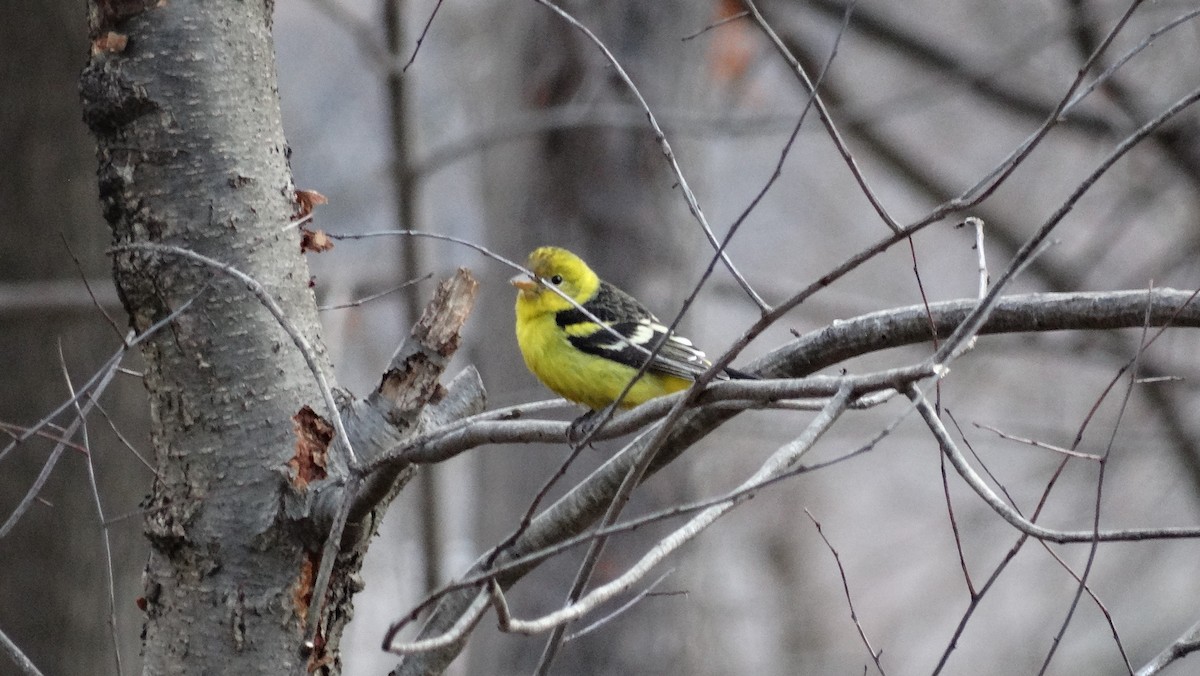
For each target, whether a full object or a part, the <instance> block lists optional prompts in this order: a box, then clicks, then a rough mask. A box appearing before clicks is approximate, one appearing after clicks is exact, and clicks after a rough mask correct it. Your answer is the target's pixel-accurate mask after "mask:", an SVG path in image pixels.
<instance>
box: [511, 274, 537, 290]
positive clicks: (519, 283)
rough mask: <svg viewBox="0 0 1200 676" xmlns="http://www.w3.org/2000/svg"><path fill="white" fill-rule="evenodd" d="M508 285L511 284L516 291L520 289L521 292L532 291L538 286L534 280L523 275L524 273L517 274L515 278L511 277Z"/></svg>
mask: <svg viewBox="0 0 1200 676" xmlns="http://www.w3.org/2000/svg"><path fill="white" fill-rule="evenodd" d="M508 283H509V284H512V285H513V286H515V287H517V288H518V289H520V290H522V291H533V290H534V289H536V288H537V286H538V283H537V281H536V280H534V279H533V278H532V277H530V276H529V275H527V274H524V273H522V274H519V275H517V276H516V277H513V278H512V279H510V280H508Z"/></svg>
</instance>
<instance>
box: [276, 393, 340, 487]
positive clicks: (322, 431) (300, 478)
mask: <svg viewBox="0 0 1200 676" xmlns="http://www.w3.org/2000/svg"><path fill="white" fill-rule="evenodd" d="M292 422H294V423H295V430H296V454H295V455H294V456H292V459H291V460H288V463H287V464H288V469H289V470H290V471H291V476H292V486H294V487H295V488H297V489H299V490H303V489H304V488H307V487H308V485H309V484H310V483H312V482H314V481H320V480H321V479H324V478H325V477H326V476H328V473H327V472H326V471H325V468H326V466H327V465H326V463H327V462H328V459H329V442H330V441H332V440H333V426H332V425H330V424H329V423H328V422H327V421H326V420H325V419H324V418H322V417H321V416H319V415H317V412H316V411H314V410H312V409H311V408H309V407H308V406H305V407H304V408H302V409H300V412H298V413H297V414H296V415H294V416H292Z"/></svg>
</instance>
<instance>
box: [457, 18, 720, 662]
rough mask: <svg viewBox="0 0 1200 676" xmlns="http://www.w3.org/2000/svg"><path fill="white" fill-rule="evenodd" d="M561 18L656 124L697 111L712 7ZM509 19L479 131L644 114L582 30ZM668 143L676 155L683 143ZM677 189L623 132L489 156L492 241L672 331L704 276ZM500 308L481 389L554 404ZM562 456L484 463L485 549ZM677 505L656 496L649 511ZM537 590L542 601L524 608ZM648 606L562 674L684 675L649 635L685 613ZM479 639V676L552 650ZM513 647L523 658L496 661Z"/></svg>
mask: <svg viewBox="0 0 1200 676" xmlns="http://www.w3.org/2000/svg"><path fill="white" fill-rule="evenodd" d="M561 6H562V7H563V8H564V9H566V10H567V11H568V12H570V13H572V14H573V15H574V16H575V17H576V18H577V19H579V20H580V21H581V22H582V23H583V24H584V25H585V26H587V27H589V28H590V29H591V30H592V31H593V32H594V33H596V34H597V36H599V38H600V39H601V40H603V41H604V42H605V43H606V45H607V46H608V47H609V49H610V50H612V52H613V53H614V54H615V56H616V58H617V59H618V61H619V62H620V63H621V64H622V66H623V67H624V68H625V69H626V70H627V71H628V73H629V75H630V76H631V77H632V79H633V81H634V82H635V83H636V84H637V85H638V87H639V89H640V90H641V91H642V93H643V95H644V96H645V97H646V99H647V100H648V101H649V103H650V106H651V107H652V109H653V110H655V112H656V114H659V115H660V117H661V111H662V110H663V109H671V110H675V109H680V108H685V107H687V106H688V104H689V103H694V102H695V94H694V92H696V91H698V90H699V89H700V88H699V87H696V86H694V85H695V84H696V83H697V81H698V78H699V77H701V76H702V72H701V67H702V65H703V63H702V59H700V58H698V55H700V54H702V52H700V51H699V48H698V47H695V46H692V45H689V44H688V43H684V42H682V41H681V39H682V38H683V37H684V36H685V35H687V34H689V33H692V32H695V31H696V30H698V29H699V28H701V27H703V26H704V25H705V23H706V21H707V20H708V19H709V14H708V13H709V12H710V11H711V6H709V5H706V4H704V3H685V2H653V3H647V2H609V3H595V2H566V3H561ZM504 12H505V15H506V18H505V21H504V22H503V25H506V26H509V27H512V28H511V32H510V33H509V34H504V33H503V31H500V32H499V33H498V36H497V39H498V40H501V41H503V42H502V44H499V45H497V48H496V49H495V50H494V53H496V54H499V55H503V57H501V58H504V59H506V60H505V61H503V62H502V63H498V64H495V68H496V69H497V75H496V77H495V78H494V79H493V80H492V81H493V82H494V83H495V88H496V89H495V91H493V92H489V94H488V96H489V97H495V98H494V99H493V100H494V101H496V103H495V105H496V109H495V110H493V111H489V112H490V113H491V117H490V118H489V119H488V120H484V121H482V124H484V125H487V124H488V122H495V121H496V120H506V119H513V118H514V117H517V116H519V114H520V113H521V112H523V111H526V112H534V111H541V112H546V111H548V110H550V109H553V108H554V107H556V106H562V105H568V104H569V105H573V106H586V105H589V104H594V105H596V106H597V107H598V108H601V109H602V108H604V107H609V108H611V107H612V106H613V105H616V104H625V105H636V102H635V100H634V97H633V96H632V95H631V93H630V92H629V90H628V88H627V87H626V85H625V84H624V83H623V82H622V81H621V80H620V79H619V78H618V77H617V75H616V74H615V73H614V72H613V69H612V66H611V65H610V64H609V63H608V62H607V61H606V60H605V59H604V57H603V55H602V54H601V52H600V51H599V49H598V48H597V47H596V45H595V44H594V43H593V42H591V41H590V40H588V39H587V38H586V37H585V36H584V35H583V34H582V33H581V32H580V31H579V30H577V29H576V28H573V27H571V26H570V25H568V24H567V23H566V22H565V21H563V20H562V19H561V18H559V17H558V16H556V15H554V14H553V13H552V12H551V11H549V10H548V9H546V8H545V7H541V6H538V5H535V4H533V3H528V4H527V5H522V4H518V5H515V6H506V7H505V8H504ZM514 14H515V15H517V16H516V17H514V16H512V15H514ZM513 46H520V47H518V48H513ZM642 119H643V120H644V117H643V118H642ZM667 131H668V134H669V133H670V130H669V129H668V130H667ZM672 142H673V144H674V145H675V150H676V152H679V150H680V148H679V145H678V142H677V140H676V139H674V138H672ZM688 160H689V162H688V164H687V169H695V167H696V166H698V163H697V162H696V161H695V160H696V158H695V157H691V156H689V157H688ZM688 178H689V181H691V182H692V183H693V186H694V184H695V182H696V181H698V180H699V177H698V176H696V175H694V172H691V173H689V174H688ZM675 182H676V181H675V177H674V176H673V175H672V174H671V172H670V169H669V166H668V165H667V163H666V162H665V161H664V158H663V154H662V150H661V148H660V147H659V146H658V144H657V143H656V142H655V139H654V137H653V135H652V133H651V130H650V128H649V126H648V125H646V124H641V125H637V126H635V127H632V128H615V127H611V126H603V125H591V124H587V123H584V124H581V125H578V126H573V127H569V128H558V129H552V130H549V131H545V132H542V133H539V134H537V135H535V136H533V137H532V138H530V139H529V140H528V141H526V142H523V143H520V144H515V145H509V146H505V147H504V148H502V149H500V150H497V151H493V152H491V153H490V154H488V155H487V157H486V160H485V167H484V191H485V196H486V208H487V213H488V222H489V224H490V227H491V230H490V231H489V232H488V233H487V239H488V241H489V244H490V246H492V247H494V248H495V249H496V250H497V251H498V252H500V253H502V254H504V255H506V256H510V257H512V258H514V259H515V260H519V261H523V260H524V257H525V255H526V254H527V253H528V252H529V251H530V250H532V249H533V248H535V247H537V246H541V245H547V244H552V245H558V246H565V247H567V248H569V249H572V250H574V251H576V252H577V253H579V254H580V255H581V256H582V257H583V258H584V259H585V260H587V261H588V262H589V263H590V264H591V265H592V267H594V268H595V269H596V270H597V271H598V272H599V273H600V274H601V275H602V276H604V277H607V278H608V279H610V280H611V281H613V282H614V283H617V284H618V285H619V286H621V287H623V288H625V289H626V290H627V291H629V292H631V293H633V294H635V295H637V296H638V297H639V298H641V299H642V300H643V301H644V302H645V303H646V304H647V305H648V306H650V307H651V308H652V309H653V310H654V311H655V312H656V313H657V314H659V315H660V316H661V317H662V318H663V319H664V320H668V319H670V318H671V317H672V314H671V313H672V312H673V308H677V307H678V304H679V303H680V302H681V301H682V299H683V297H684V296H685V295H686V293H687V289H686V288H685V286H686V285H690V284H691V283H692V282H693V281H694V279H695V275H697V274H698V270H699V269H700V268H701V264H700V263H698V262H696V258H695V256H696V254H697V253H698V252H700V251H701V247H704V250H707V244H706V243H704V241H703V239H702V235H701V232H700V229H699V227H698V226H697V224H696V223H695V222H694V221H693V220H691V217H690V216H689V215H688V211H687V208H686V205H685V203H684V201H683V198H682V196H681V195H680V192H679V190H678V188H677V187H675ZM694 187H695V186H694ZM496 295H497V302H494V303H483V304H481V308H480V311H481V312H484V313H486V315H485V318H484V320H483V321H482V322H480V325H484V326H494V327H497V334H498V337H497V339H496V340H493V341H490V342H489V343H488V344H487V345H486V346H479V348H478V349H479V352H478V353H477V354H476V362H477V363H480V364H484V365H485V366H486V372H485V373H484V377H485V381H486V382H489V383H506V384H509V386H507V387H505V388H503V389H501V388H497V387H495V386H493V387H492V394H493V402H494V403H495V404H496V405H504V404H509V403H516V402H517V401H520V400H526V401H528V400H532V399H539V398H545V397H549V396H551V395H550V393H549V392H548V391H547V390H544V389H542V388H541V387H540V386H538V385H536V383H535V382H534V381H533V378H532V376H530V375H529V374H528V372H526V371H525V367H524V364H523V362H522V361H521V358H520V356H519V353H518V352H517V349H516V344H515V339H514V338H512V337H511V331H512V329H511V327H512V323H513V317H512V312H513V310H512V302H513V296H512V293H511V290H510V289H507V288H505V289H504V290H502V291H500V292H499V293H497V294H496ZM502 398H506V399H502ZM581 412H582V411H576V412H572V413H571V414H570V415H577V414H578V413H581ZM597 448H598V449H599V451H598V452H593V451H589V452H585V453H584V454H583V455H582V456H581V458H580V459H579V461H578V462H577V463H576V468H575V469H574V471H573V472H572V473H571V474H569V475H568V477H567V478H566V479H564V482H563V485H564V486H565V485H570V480H571V478H572V477H574V478H579V477H581V476H582V475H583V473H584V472H586V471H587V470H589V469H590V468H592V467H594V466H595V464H596V463H597V462H598V459H599V458H598V456H599V454H604V453H607V452H609V451H611V450H612V449H614V448H615V446H613V445H611V444H597ZM564 453H565V447H564V448H558V449H554V448H544V447H543V448H537V447H532V448H530V447H525V448H516V447H513V448H509V449H505V450H504V451H502V452H497V453H485V454H480V455H479V456H478V457H479V458H480V460H479V462H480V463H481V468H480V476H481V477H484V480H483V481H482V485H483V487H482V490H483V495H482V496H481V497H480V498H479V501H480V504H484V505H488V508H487V509H485V510H481V512H480V513H481V515H482V516H481V518H482V522H481V523H480V525H479V535H478V536H479V538H480V541H481V542H482V543H485V544H486V543H491V542H496V541H498V540H499V539H500V538H503V536H504V535H505V534H507V533H508V532H510V531H511V529H512V528H513V527H514V526H515V525H516V523H517V519H518V518H519V516H520V514H521V513H522V512H523V511H524V510H525V509H526V508H527V507H528V504H529V501H530V500H531V499H532V497H533V495H534V494H535V493H536V492H537V490H538V488H539V487H540V486H541V485H542V483H543V482H544V481H545V480H546V479H547V478H548V477H549V475H550V474H551V473H552V472H553V471H554V467H555V466H556V465H557V463H558V462H559V461H560V460H561V458H562V457H564ZM675 485H676V486H678V485H679V484H678V483H676V484H675ZM654 490H664V486H663V485H661V484H660V485H659V486H657V487H652V486H647V487H646V488H645V489H644V494H643V498H645V493H649V492H653V491H654ZM680 497H681V496H680V495H678V494H674V495H657V496H655V497H654V498H653V500H654V501H657V500H663V501H666V500H669V499H679V498H680ZM631 547H632V548H633V549H634V550H636V549H637V547H636V546H635V545H631ZM574 565H575V560H574V558H570V557H569V560H568V559H564V560H562V561H555V562H550V564H549V565H548V566H546V568H545V569H544V570H543V571H541V572H539V575H545V576H546V582H545V584H535V585H531V586H530V588H529V589H526V590H522V594H521V598H522V599H524V604H523V605H522V606H521V608H522V611H519V612H525V613H526V614H527V615H531V614H533V613H535V612H538V611H546V610H550V609H552V608H556V607H558V606H560V605H561V604H562V602H563V600H564V595H565V594H566V590H567V589H568V588H569V586H570V580H571V578H572V576H573V575H574ZM618 567H619V566H618ZM603 578H604V575H603V574H602V573H598V574H597V575H596V576H594V579H596V580H598V581H603ZM535 588H536V590H537V591H535V592H534V593H535V594H537V597H536V598H531V597H529V596H526V595H525V594H526V593H528V592H530V591H532V590H534V589H535ZM655 605H656V604H653V603H650V604H642V605H641V606H639V608H638V609H637V610H636V611H635V612H637V613H638V620H639V621H638V622H637V623H636V624H628V625H622V623H620V622H617V623H614V624H613V625H610V626H609V627H606V628H605V629H604V630H603V631H601V632H597V634H596V635H594V636H592V637H588V638H586V639H582V640H579V641H576V642H573V643H571V644H570V645H569V646H567V647H566V648H564V649H563V650H562V651H561V652H560V653H559V656H558V658H557V660H556V662H555V668H554V671H555V673H564V674H567V673H569V674H628V673H686V672H687V669H686V668H685V666H684V664H683V663H682V662H681V661H680V658H681V657H682V656H683V655H684V652H685V651H684V648H685V645H684V641H683V640H682V637H680V636H677V637H676V639H677V640H673V641H672V640H668V641H667V642H669V643H670V645H665V644H664V641H663V640H662V639H663V638H664V637H667V636H669V633H668V632H646V631H644V627H645V626H649V625H654V624H655V623H656V621H661V620H663V619H665V618H668V617H671V616H672V614H673V613H675V612H678V610H679V609H678V608H677V607H676V608H669V609H668V610H666V611H665V613H663V612H660V609H662V608H663V604H659V605H658V608H657V609H656V608H655V607H654V606H655ZM666 605H668V606H669V604H666ZM643 623H646V624H643ZM485 636H488V634H487V633H485V632H480V633H479V634H478V635H477V636H476V637H475V639H473V640H474V641H475V643H474V645H473V648H472V651H473V652H472V653H471V654H472V655H476V656H478V660H474V661H472V665H471V667H470V668H469V669H468V671H469V672H470V673H473V674H484V673H528V672H529V670H530V669H531V668H532V665H533V664H535V663H536V661H537V658H538V653H539V652H540V650H541V649H542V644H543V643H544V641H543V640H541V639H538V640H533V641H520V642H509V641H505V642H503V643H500V642H497V640H496V639H495V637H494V635H493V636H491V637H490V638H488V639H487V640H480V639H483V638H484V637H485ZM652 640H653V641H656V643H654V644H653V645H651V644H650V643H649V641H652ZM509 645H512V646H514V647H515V648H516V652H513V651H506V650H503V647H506V646H509ZM614 646H620V648H619V649H614Z"/></svg>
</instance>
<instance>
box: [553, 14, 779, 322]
mask: <svg viewBox="0 0 1200 676" xmlns="http://www.w3.org/2000/svg"><path fill="white" fill-rule="evenodd" d="M536 2H537V3H538V4H539V5H542V6H543V7H546V8H547V9H549V10H550V11H552V12H554V13H555V14H557V15H558V16H559V17H561V18H562V19H563V20H564V21H566V22H567V23H568V24H570V25H571V26H572V27H574V28H576V29H577V30H579V31H580V32H582V33H583V34H584V35H585V36H587V38H588V39H589V40H590V41H591V42H592V43H593V44H595V45H596V47H597V48H598V49H599V50H600V51H601V53H603V54H604V58H605V59H607V60H608V62H609V63H610V64H611V65H612V67H613V71H614V72H615V73H616V75H617V77H619V78H621V81H622V82H624V83H625V86H626V87H628V88H629V91H630V93H631V94H633V97H634V98H635V99H636V100H637V102H638V105H640V106H641V107H642V110H643V111H645V113H646V119H647V121H648V122H649V123H650V128H651V129H652V130H653V132H654V138H655V140H656V141H657V142H658V144H659V147H660V148H662V152H663V156H664V157H665V158H666V160H667V164H668V165H669V166H670V167H671V171H672V173H674V174H675V180H676V181H677V182H678V183H679V189H680V191H681V192H682V193H683V198H684V201H685V202H687V207H688V211H690V212H691V214H692V217H693V218H695V219H696V222H697V223H699V224H700V228H701V230H703V232H704V236H705V237H706V238H707V239H708V243H709V244H710V245H711V246H712V247H713V250H714V251H716V252H718V253H719V254H720V256H721V261H722V262H723V263H724V264H725V268H726V269H728V270H729V274H731V275H733V278H734V279H735V280H736V281H737V283H738V285H739V286H741V287H742V290H743V291H745V292H746V295H747V296H749V297H750V299H751V300H753V301H754V302H755V304H756V305H758V306H759V308H762V309H764V310H765V309H766V308H767V307H768V306H767V303H766V301H764V300H763V299H762V298H761V297H760V296H759V295H758V293H757V292H755V291H754V288H753V287H751V286H750V283H749V282H747V281H746V278H745V277H743V276H742V273H741V272H739V271H738V269H737V267H735V266H734V264H733V261H732V260H730V259H729V256H728V255H727V254H726V253H725V252H724V251H723V250H721V247H720V244H719V243H718V242H717V236H716V235H714V234H713V231H712V228H711V227H710V226H709V225H708V219H707V218H705V216H704V212H703V211H701V209H700V203H699V202H698V201H697V200H696V195H695V193H693V192H692V188H691V186H690V185H689V184H688V181H687V178H686V177H685V176H684V175H683V170H682V169H681V168H680V167H679V162H678V161H677V160H676V158H675V151H674V150H672V149H671V144H670V143H669V142H667V135H666V133H665V132H664V131H663V130H662V127H661V126H660V125H659V124H658V118H656V117H655V115H654V111H652V110H650V105H649V104H647V103H646V99H645V98H644V97H643V96H642V92H641V91H640V90H639V89H638V88H637V85H635V84H634V83H633V79H632V78H630V77H629V74H628V73H627V72H625V68H624V67H622V66H621V63H620V62H619V61H617V57H615V56H613V53H612V52H611V51H609V49H608V47H607V46H606V45H605V44H604V43H603V42H602V41H601V40H600V38H598V37H596V34H595V33H593V32H592V31H591V30H590V29H589V28H588V27H587V26H584V25H583V24H582V23H580V22H579V20H578V19H576V18H575V17H574V16H572V15H571V14H570V13H568V12H567V11H566V10H564V9H563V8H561V7H559V6H558V5H555V4H553V3H551V2H549V0H536Z"/></svg>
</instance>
